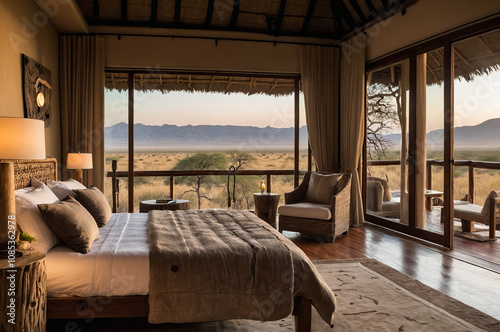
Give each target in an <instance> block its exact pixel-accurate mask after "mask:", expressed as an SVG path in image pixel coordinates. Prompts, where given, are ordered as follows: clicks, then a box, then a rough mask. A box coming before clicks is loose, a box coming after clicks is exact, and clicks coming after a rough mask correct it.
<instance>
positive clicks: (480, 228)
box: [453, 224, 500, 242]
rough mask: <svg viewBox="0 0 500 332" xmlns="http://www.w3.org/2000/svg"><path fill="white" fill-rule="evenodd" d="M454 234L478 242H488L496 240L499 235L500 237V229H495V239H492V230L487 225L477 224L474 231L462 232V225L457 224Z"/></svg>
mask: <svg viewBox="0 0 500 332" xmlns="http://www.w3.org/2000/svg"><path fill="white" fill-rule="evenodd" d="M453 229H454V235H455V236H458V237H461V238H464V239H467V240H472V241H478V242H488V241H496V238H497V237H500V231H495V239H490V233H489V232H490V231H489V229H488V226H487V225H482V224H475V225H474V232H462V226H461V225H455V226H454V227H453Z"/></svg>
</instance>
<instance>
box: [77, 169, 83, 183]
mask: <svg viewBox="0 0 500 332" xmlns="http://www.w3.org/2000/svg"><path fill="white" fill-rule="evenodd" d="M75 180H76V181H78V182H80V183H82V181H83V171H82V170H81V169H75Z"/></svg>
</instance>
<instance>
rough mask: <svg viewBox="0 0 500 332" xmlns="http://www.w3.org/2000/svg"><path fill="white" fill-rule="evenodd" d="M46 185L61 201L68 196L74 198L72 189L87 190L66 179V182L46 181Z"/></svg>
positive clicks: (76, 182)
mask: <svg viewBox="0 0 500 332" xmlns="http://www.w3.org/2000/svg"><path fill="white" fill-rule="evenodd" d="M47 185H48V186H49V188H50V190H52V192H53V193H54V194H55V195H56V196H57V198H59V199H60V200H61V201H62V200H63V199H65V198H66V196H68V195H70V196H71V197H75V193H74V191H73V189H87V187H85V186H84V185H83V184H81V183H80V182H78V181H76V180H74V179H68V180H67V181H54V180H49V181H47Z"/></svg>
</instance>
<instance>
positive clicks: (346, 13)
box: [335, 0, 356, 30]
mask: <svg viewBox="0 0 500 332" xmlns="http://www.w3.org/2000/svg"><path fill="white" fill-rule="evenodd" d="M335 1H337V3H338V4H339V8H340V16H342V17H343V18H344V19H345V21H346V22H347V25H349V30H352V29H354V27H356V22H355V21H354V18H353V17H352V15H351V12H349V9H347V6H346V5H345V3H344V1H343V0H335Z"/></svg>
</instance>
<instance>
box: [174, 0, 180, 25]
mask: <svg viewBox="0 0 500 332" xmlns="http://www.w3.org/2000/svg"><path fill="white" fill-rule="evenodd" d="M174 10H175V12H174V22H175V23H178V22H179V20H180V18H181V0H175V9H174Z"/></svg>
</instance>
